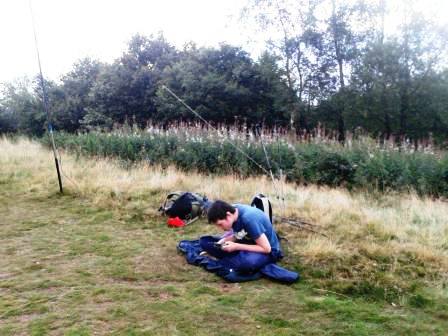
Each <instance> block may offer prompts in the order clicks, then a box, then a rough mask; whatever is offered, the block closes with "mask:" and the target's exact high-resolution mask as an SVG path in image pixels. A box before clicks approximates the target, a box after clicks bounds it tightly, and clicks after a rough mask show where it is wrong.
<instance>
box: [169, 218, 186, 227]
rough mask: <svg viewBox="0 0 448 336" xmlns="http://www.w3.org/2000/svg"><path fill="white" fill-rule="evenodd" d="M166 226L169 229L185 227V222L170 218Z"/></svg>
mask: <svg viewBox="0 0 448 336" xmlns="http://www.w3.org/2000/svg"><path fill="white" fill-rule="evenodd" d="M166 223H167V224H168V226H171V227H182V226H185V222H184V221H183V220H182V219H180V218H179V217H170V218H168V220H167V222H166Z"/></svg>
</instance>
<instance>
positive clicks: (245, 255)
mask: <svg viewBox="0 0 448 336" xmlns="http://www.w3.org/2000/svg"><path fill="white" fill-rule="evenodd" d="M219 239H220V238H218V237H213V236H204V237H201V238H200V240H199V242H200V245H201V248H202V249H203V250H204V251H206V252H207V253H208V254H210V255H212V256H214V257H215V258H217V259H220V264H222V265H223V266H225V267H228V268H230V269H233V270H234V271H236V272H241V273H254V272H257V271H258V270H259V269H260V268H262V267H263V266H265V265H267V264H270V263H273V262H275V261H276V260H275V259H274V258H273V257H272V256H271V255H270V254H266V253H259V252H249V251H235V252H224V251H222V250H221V249H220V248H217V247H215V246H214V243H216V242H217V241H218V240H219Z"/></svg>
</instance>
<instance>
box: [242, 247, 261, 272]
mask: <svg viewBox="0 0 448 336" xmlns="http://www.w3.org/2000/svg"><path fill="white" fill-rule="evenodd" d="M239 259H240V262H239V267H238V268H239V269H240V270H241V271H245V272H255V271H258V270H259V269H260V268H261V267H263V266H264V265H266V264H267V263H268V262H269V256H268V255H266V254H263V253H256V252H246V251H241V252H240V255H239Z"/></svg>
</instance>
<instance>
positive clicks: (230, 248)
mask: <svg viewBox="0 0 448 336" xmlns="http://www.w3.org/2000/svg"><path fill="white" fill-rule="evenodd" d="M239 245H240V244H237V243H234V242H232V241H227V242H225V243H224V244H223V245H222V250H223V251H224V252H234V251H238V250H239V248H238V247H239Z"/></svg>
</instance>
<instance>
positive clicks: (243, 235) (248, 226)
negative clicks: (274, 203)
mask: <svg viewBox="0 0 448 336" xmlns="http://www.w3.org/2000/svg"><path fill="white" fill-rule="evenodd" d="M233 206H234V207H235V208H237V209H238V219H237V220H236V221H235V222H234V223H233V225H232V230H233V234H234V236H235V238H236V239H237V240H240V241H241V242H242V243H245V244H255V240H256V239H258V238H259V237H260V236H261V235H262V234H263V233H264V234H265V235H266V237H267V238H268V240H269V243H270V244H271V253H272V254H273V255H275V256H278V255H281V249H280V243H279V241H278V237H277V233H276V232H275V230H274V228H273V226H272V224H271V221H270V220H269V217H268V216H267V215H266V214H265V213H264V212H263V211H261V210H260V209H257V208H255V207H251V206H249V205H244V204H234V205H233Z"/></svg>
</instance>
